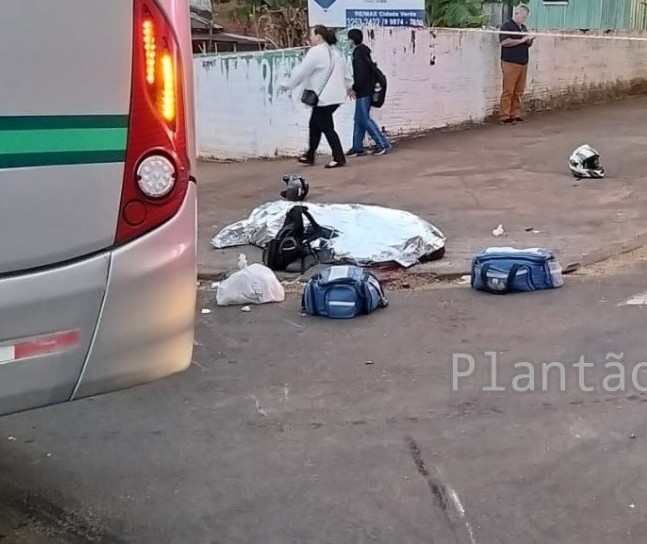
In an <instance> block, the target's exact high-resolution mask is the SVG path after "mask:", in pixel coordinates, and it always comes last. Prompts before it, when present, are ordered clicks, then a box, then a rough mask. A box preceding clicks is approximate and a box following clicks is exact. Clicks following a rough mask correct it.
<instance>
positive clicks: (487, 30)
mask: <svg viewBox="0 0 647 544" xmlns="http://www.w3.org/2000/svg"><path fill="white" fill-rule="evenodd" d="M429 30H431V31H433V32H438V31H444V32H473V33H477V32H480V33H483V34H505V35H506V36H530V37H532V38H540V37H541V38H579V39H586V40H627V41H633V42H645V41H647V36H601V35H599V34H584V33H582V34H572V33H569V32H532V31H531V30H528V32H517V31H509V30H496V29H490V28H445V27H429ZM598 32H599V31H598ZM603 32H604V31H603ZM611 32H614V31H611Z"/></svg>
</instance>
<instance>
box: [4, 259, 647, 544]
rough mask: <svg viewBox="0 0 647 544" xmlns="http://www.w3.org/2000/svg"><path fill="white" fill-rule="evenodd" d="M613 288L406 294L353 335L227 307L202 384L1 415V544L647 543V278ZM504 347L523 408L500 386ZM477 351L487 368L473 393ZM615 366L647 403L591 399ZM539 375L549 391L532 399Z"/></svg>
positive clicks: (506, 371)
mask: <svg viewBox="0 0 647 544" xmlns="http://www.w3.org/2000/svg"><path fill="white" fill-rule="evenodd" d="M594 272H595V271H594ZM605 272H606V273H605V274H604V275H598V274H597V273H591V274H589V275H586V276H582V277H569V278H568V279H567V284H566V286H565V287H564V288H563V289H561V290H556V291H552V292H543V293H534V294H530V295H513V296H503V297H496V296H490V295H484V294H477V293H474V292H472V291H470V290H469V289H467V288H466V287H464V286H456V287H452V288H439V289H422V290H409V291H402V292H398V293H392V294H391V299H392V300H391V306H390V307H389V308H387V309H386V310H383V311H380V312H378V313H376V314H374V315H372V316H370V317H368V318H360V319H357V320H354V321H351V322H334V321H327V320H319V319H312V318H305V317H301V316H300V314H299V308H298V300H297V298H295V297H291V298H290V299H289V300H288V301H287V302H286V303H284V304H282V305H273V306H263V307H256V308H254V309H253V310H252V312H251V313H243V312H241V311H240V309H238V308H224V309H222V308H216V307H213V306H211V307H212V308H213V312H212V313H211V314H208V315H202V314H201V315H200V325H199V330H198V335H197V343H198V345H197V346H196V352H195V356H194V358H195V364H194V365H192V367H191V369H190V370H189V371H187V372H185V373H183V374H181V375H178V376H176V377H174V378H171V379H167V380H163V381H161V382H158V383H155V384H151V385H148V386H145V387H140V388H137V389H135V390H129V391H123V392H119V393H115V394H111V395H106V396H103V397H98V398H95V399H92V400H87V401H80V402H76V403H72V404H68V405H62V406H57V407H53V408H50V409H45V410H40V411H34V412H31V413H25V414H18V415H14V416H10V417H6V418H3V419H0V543H2V544H15V543H20V544H23V543H29V544H36V543H37V544H40V543H41V542H47V543H49V544H51V543H58V542H66V543H74V544H75V543H76V542H107V543H114V544H118V543H145V544H148V543H150V544H158V543H165V544H176V543H177V544H186V543H191V544H215V543H218V544H220V543H222V544H239V543H241V544H242V543H245V544H291V543H308V544H324V543H325V544H328V543H330V544H342V543H343V544H345V543H353V544H364V543H369V542H370V543H381V544H382V543H383V544H393V543H396V542H397V543H398V544H408V543H411V544H427V543H435V544H475V543H478V544H493V543H497V544H508V543H509V544H519V543H524V544H526V543H535V542H536V543H545V542H554V543H561V542H564V543H566V542H568V543H569V544H579V543H582V544H602V543H609V544H623V543H642V542H644V539H645V536H644V535H645V534H646V533H647V480H645V478H644V477H643V474H644V469H645V459H646V458H647V431H646V427H645V423H644V421H645V410H646V409H647V404H645V402H646V401H647V394H644V393H643V392H642V391H640V390H639V389H638V388H637V387H635V386H634V380H632V376H631V374H632V372H631V369H632V368H633V365H634V364H635V363H637V362H640V361H643V360H645V361H647V345H646V343H645V334H644V330H645V326H646V325H647V306H646V307H639V306H618V304H620V303H621V302H622V301H624V300H626V299H627V298H628V297H630V296H631V295H634V294H636V293H639V292H641V291H644V290H646V289H647V281H645V279H644V278H645V273H646V272H647V263H646V262H644V261H640V260H638V261H637V262H633V263H631V264H629V263H626V262H625V263H624V264H622V265H621V266H616V267H615V269H613V270H606V271H605ZM209 296H210V293H206V292H205V293H203V296H202V305H201V307H206V306H207V305H208V299H209ZM490 351H491V352H496V353H497V366H496V369H497V377H496V378H497V382H498V384H499V385H500V386H502V387H504V388H505V390H503V391H484V390H483V389H484V388H485V387H487V386H488V385H491V381H492V376H491V369H492V364H491V359H488V358H487V357H486V356H485V352H490ZM459 352H463V353H468V354H471V355H472V357H473V358H474V361H475V370H474V373H473V374H472V375H471V376H467V377H464V378H462V379H460V380H459V382H458V390H457V391H453V390H452V373H453V372H452V358H453V354H454V353H459ZM609 353H615V354H622V360H624V362H625V368H626V369H627V374H626V378H627V383H626V389H625V390H624V391H615V392H612V391H601V390H597V391H588V392H585V391H581V390H580V387H579V386H578V381H579V375H578V372H579V371H576V370H574V367H573V366H572V365H570V364H568V363H572V362H577V361H578V360H579V359H580V357H582V356H583V357H584V361H586V362H594V363H598V364H597V365H596V367H595V368H593V369H590V368H588V369H587V370H586V376H585V379H584V382H585V383H584V386H585V387H589V386H591V385H596V384H597V385H598V386H600V384H602V383H603V382H602V380H603V379H604V378H608V376H609V375H610V374H617V372H618V370H617V369H613V370H609V369H605V368H604V367H603V366H602V365H601V364H600V363H601V362H604V361H605V360H607V355H608V354H609ZM519 361H525V362H528V363H531V364H533V365H534V368H535V369H536V379H535V389H536V390H535V391H534V392H526V393H521V392H518V391H515V390H514V389H513V384H516V385H517V386H518V387H519V386H520V385H524V386H527V385H528V383H527V380H526V382H524V383H523V384H521V382H520V381H519V380H517V381H514V380H515V378H518V377H519V375H520V374H527V368H525V369H522V370H520V369H518V368H517V369H515V368H514V366H513V365H514V364H515V363H517V362H519ZM551 361H556V362H562V363H564V365H565V367H564V368H565V373H566V382H567V383H566V387H565V389H566V390H565V391H560V387H559V386H560V384H559V380H557V379H555V378H556V375H555V374H552V376H549V378H550V379H548V380H546V381H545V383H546V386H547V390H546V391H542V390H541V388H542V375H541V374H542V371H541V364H542V363H543V362H551ZM460 368H461V369H464V368H465V366H463V365H462V364H461V367H460ZM636 380H637V381H636V383H637V386H638V387H640V388H647V370H646V369H642V370H640V371H639V372H637V373H636ZM607 385H608V386H617V385H618V384H617V380H616V381H615V382H613V383H611V382H609V383H607ZM518 387H517V388H518ZM57 520H62V521H63V526H62V527H60V528H59V527H58V526H57V523H56V522H57ZM55 534H57V535H58V536H54V535H55ZM2 535H4V538H3V536H2ZM16 535H18V536H16ZM43 535H45V536H43ZM70 535H72V536H70ZM57 538H58V540H57ZM39 539H40V540H39Z"/></svg>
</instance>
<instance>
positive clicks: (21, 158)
mask: <svg viewBox="0 0 647 544" xmlns="http://www.w3.org/2000/svg"><path fill="white" fill-rule="evenodd" d="M125 160H126V150H125V149H124V150H121V151H115V150H112V151H70V152H64V153H20V154H16V155H2V154H0V170H1V169H3V168H35V167H38V166H70V165H80V164H108V163H116V162H124V161H125Z"/></svg>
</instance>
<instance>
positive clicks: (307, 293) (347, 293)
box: [301, 265, 389, 319]
mask: <svg viewBox="0 0 647 544" xmlns="http://www.w3.org/2000/svg"><path fill="white" fill-rule="evenodd" d="M388 303H389V302H388V300H387V299H386V297H385V296H384V292H383V290H382V287H381V285H380V282H379V281H378V279H377V278H376V277H375V276H373V275H372V274H371V273H369V272H367V271H366V270H364V269H363V268H360V267H359V266H354V265H348V266H345V265H338V266H330V267H328V268H326V269H325V270H322V271H321V272H320V273H318V274H316V275H314V276H313V277H312V278H310V279H309V280H308V283H307V284H306V286H305V288H304V289H303V295H302V297H301V306H302V307H303V311H304V312H305V313H306V314H308V315H316V316H324V317H330V318H333V319H350V318H353V317H356V316H358V315H360V314H370V313H371V312H374V311H375V310H377V309H378V308H383V307H385V306H387V305H388Z"/></svg>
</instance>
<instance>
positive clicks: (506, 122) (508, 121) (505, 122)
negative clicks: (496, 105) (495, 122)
mask: <svg viewBox="0 0 647 544" xmlns="http://www.w3.org/2000/svg"><path fill="white" fill-rule="evenodd" d="M516 122H517V121H516V120H515V119H512V118H511V117H508V118H506V119H501V124H502V125H514V124H515V123H516Z"/></svg>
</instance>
